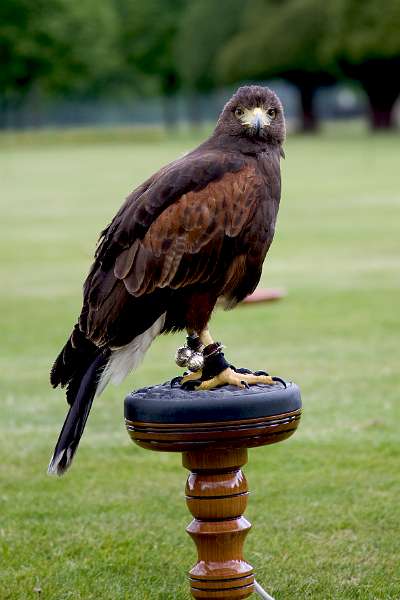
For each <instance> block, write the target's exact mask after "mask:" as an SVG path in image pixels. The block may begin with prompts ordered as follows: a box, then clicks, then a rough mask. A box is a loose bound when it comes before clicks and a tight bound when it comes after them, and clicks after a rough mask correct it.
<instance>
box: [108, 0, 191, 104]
mask: <svg viewBox="0 0 400 600" xmlns="http://www.w3.org/2000/svg"><path fill="white" fill-rule="evenodd" d="M115 1H116V6H117V8H118V13H119V16H120V26H121V32H120V46H119V48H120V52H121V55H122V57H123V60H124V61H125V65H126V71H128V70H129V69H132V72H135V71H136V72H138V73H140V74H141V75H142V77H143V78H145V79H146V78H147V79H148V78H152V79H153V82H154V84H155V87H156V89H157V91H158V92H161V93H163V94H172V93H174V92H176V90H177V89H178V88H179V74H178V70H177V66H176V64H175V46H174V44H175V36H176V32H177V29H178V23H179V18H180V14H181V12H182V10H183V7H184V5H185V4H186V2H187V0H146V2H125V0H115Z"/></svg>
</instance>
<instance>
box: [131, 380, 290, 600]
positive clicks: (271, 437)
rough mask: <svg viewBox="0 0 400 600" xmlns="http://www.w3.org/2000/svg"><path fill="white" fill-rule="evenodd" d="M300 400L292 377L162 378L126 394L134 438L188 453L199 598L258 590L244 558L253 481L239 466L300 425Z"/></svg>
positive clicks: (235, 598)
mask: <svg viewBox="0 0 400 600" xmlns="http://www.w3.org/2000/svg"><path fill="white" fill-rule="evenodd" d="M300 416H301V399H300V391H299V389H298V387H297V386H296V385H295V384H293V383H288V384H287V385H276V386H252V387H251V388H250V389H249V390H241V391H238V390H237V389H233V390H232V389H229V387H228V388H219V389H217V390H213V391H210V392H204V391H203V392H196V391H193V392H185V391H183V390H181V389H176V388H171V386H170V385H168V384H164V385H160V386H154V387H152V388H144V389H143V390H138V391H137V392H135V393H134V394H131V395H129V396H128V397H127V398H126V400H125V422H126V427H127V430H128V433H129V435H130V437H131V438H132V440H133V441H134V442H135V443H136V444H138V445H139V446H141V447H142V448H147V449H149V450H156V451H158V452H182V457H183V466H184V467H186V468H187V469H188V470H189V471H190V474H189V477H188V480H187V483H186V503H187V506H188V508H189V510H190V512H191V513H192V515H193V517H194V518H193V520H192V522H191V523H190V525H189V526H188V527H187V529H186V530H187V532H188V533H189V535H190V536H191V538H192V539H193V541H194V542H195V544H196V546H197V554H198V557H197V562H196V564H195V565H194V567H193V568H192V569H191V570H190V571H189V581H190V591H191V593H192V596H193V597H194V598H198V599H199V600H200V599H202V600H214V599H215V600H216V599H219V600H242V599H244V598H248V597H249V596H250V595H251V594H252V593H253V592H254V591H255V583H254V572H253V567H252V566H251V565H250V564H249V563H248V562H246V560H245V559H244V557H243V545H244V541H245V538H246V535H247V533H248V531H249V529H250V527H251V525H250V523H249V522H248V521H247V519H245V517H244V516H243V513H244V511H245V509H246V506H247V499H248V487H247V482H246V478H245V476H244V475H243V473H242V471H241V467H242V466H243V465H244V464H246V462H247V448H256V447H258V446H265V445H267V444H276V443H277V442H281V441H283V440H285V439H287V438H288V437H290V436H291V435H293V434H294V432H295V431H296V429H297V427H298V425H299V422H300Z"/></svg>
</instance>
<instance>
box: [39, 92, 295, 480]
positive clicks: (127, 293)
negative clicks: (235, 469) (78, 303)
mask: <svg viewBox="0 0 400 600" xmlns="http://www.w3.org/2000/svg"><path fill="white" fill-rule="evenodd" d="M284 137H285V126H284V117H283V110H282V106H281V103H280V101H279V99H278V98H277V96H276V95H275V94H274V93H273V92H272V91H271V90H269V89H268V88H262V87H258V86H249V87H243V88H240V89H239V90H238V91H237V92H236V94H235V95H234V96H233V97H232V98H231V100H230V101H229V102H228V103H227V105H226V106H225V107H224V110H223V112H222V113H221V116H220V118H219V120H218V123H217V126H216V129H215V131H214V133H213V134H212V135H211V137H210V138H209V139H208V140H207V141H206V142H204V143H203V144H201V145H200V146H199V147H198V148H196V149H195V150H193V151H192V152H190V153H189V154H187V155H185V156H184V157H182V158H180V159H178V160H176V161H174V162H172V163H171V164H169V165H167V166H166V167H164V168H162V169H161V170H160V171H159V172H158V173H156V174H155V175H153V176H152V177H150V178H149V179H148V180H147V181H146V182H145V183H143V184H142V185H141V186H140V187H138V188H137V189H136V190H134V191H133V192H132V193H131V194H130V196H128V198H127V199H126V201H125V203H124V204H123V206H122V207H121V209H120V210H119V211H118V213H117V215H116V216H115V217H114V219H113V221H112V222H111V224H110V225H109V226H108V227H107V228H106V229H105V230H104V231H103V232H102V234H101V238H100V242H99V245H98V248H97V251H96V255H95V260H94V263H93V265H92V267H91V270H90V272H89V275H88V277H87V279H86V282H85V285H84V301H83V308H82V312H81V315H80V317H79V321H78V324H77V325H75V328H74V330H73V333H72V335H71V337H70V338H69V340H68V341H67V343H66V345H65V347H64V349H63V350H62V351H61V353H60V355H59V357H58V358H57V360H56V361H55V363H54V366H53V369H52V372H51V383H52V385H53V386H57V385H62V386H64V385H68V390H67V399H68V402H69V404H70V405H71V409H70V413H71V411H73V412H74V413H76V414H74V415H73V416H72V417H71V416H70V414H69V417H67V421H68V418H69V419H70V423H69V424H67V421H66V423H65V424H64V428H63V432H62V434H61V436H60V439H59V442H58V444H57V447H56V451H55V454H54V456H53V459H52V462H51V464H50V471H52V472H57V473H62V472H63V471H64V470H65V469H66V468H67V467H68V466H69V464H70V462H71V459H72V456H73V453H74V451H75V449H76V446H77V444H78V442H79V438H80V435H81V433H82V431H83V427H84V424H85V421H86V418H87V415H88V411H89V410H90V405H91V402H92V400H93V396H94V395H95V392H96V387H97V384H98V380H99V377H100V375H101V373H102V372H103V371H104V369H105V371H104V373H103V376H102V380H104V381H105V383H106V382H107V381H106V380H108V378H111V379H113V378H114V379H120V378H121V376H120V375H121V374H117V376H115V373H113V372H111V371H112V369H111V366H113V365H114V363H115V364H117V363H118V365H119V367H121V364H122V363H123V361H125V363H126V362H127V359H126V356H125V354H126V355H127V354H128V351H129V348H131V347H132V348H133V350H132V352H131V354H132V360H131V363H132V364H131V365H130V366H132V365H133V366H135V365H136V363H137V360H139V359H140V356H139V355H140V354H143V353H144V352H145V351H146V349H147V347H148V345H149V344H150V343H151V341H152V339H153V338H154V337H155V336H156V335H158V334H159V333H161V332H168V331H172V330H181V329H184V328H187V329H188V330H192V331H196V332H199V331H201V330H203V329H204V328H206V326H207V323H208V321H209V319H210V316H211V313H212V310H213V308H214V306H215V304H216V302H217V300H218V298H220V297H224V299H225V301H226V304H227V305H228V306H229V307H232V306H234V305H235V304H236V303H237V302H239V301H240V300H242V299H243V298H244V297H245V296H246V295H247V294H249V293H251V292H252V291H253V290H254V289H255V287H256V285H257V283H258V281H259V278H260V275H261V269H262V264H263V261H264V258H265V255H266V253H267V251H268V248H269V246H270V244H271V242H272V238H273V235H274V229H275V221H276V216H277V212H278V206H279V199H280V166H279V163H280V157H281V156H282V155H283V151H282V143H283V141H284ZM128 345H129V347H128ZM124 348H125V354H124V355H123V353H122V350H121V349H124ZM138 348H139V349H138ZM135 353H136V355H137V356H136V357H134V356H133V355H134V354H135ZM128 362H129V361H128ZM125 363H124V364H125ZM93 365H94V366H93ZM114 366H115V365H114ZM125 367H126V364H125ZM89 372H90V373H89ZM88 373H89V374H88ZM125 374H126V373H123V374H122V375H125ZM89 375H90V376H89ZM104 381H103V383H102V384H101V385H100V387H101V388H103V386H104V384H105V383H104ZM88 405H89V408H88ZM74 407H75V408H74ZM77 423H79V426H78V427H77ZM82 423H83V425H82ZM71 429H72V430H73V431H74V434H73V435H72V436H71V434H70V431H71ZM63 435H64V439H61V438H62V437H63Z"/></svg>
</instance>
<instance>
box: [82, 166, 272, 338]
mask: <svg viewBox="0 0 400 600" xmlns="http://www.w3.org/2000/svg"><path fill="white" fill-rule="evenodd" d="M196 164H197V172H198V169H199V168H200V169H201V166H200V167H199V161H198V160H197V161H196ZM216 164H217V166H218V163H216ZM216 164H215V161H214V163H210V162H207V167H208V169H205V173H206V174H208V177H209V179H211V180H210V181H208V182H206V183H205V185H204V184H203V185H202V186H201V187H200V185H201V184H200V182H196V181H193V178H192V179H191V183H190V185H189V186H188V184H187V182H188V178H189V179H190V173H189V174H188V173H184V175H185V176H184V177H183V180H182V182H181V185H180V186H179V185H178V182H177V179H179V175H180V174H181V172H182V170H183V172H185V165H184V161H183V164H181V165H180V166H179V167H180V168H178V169H176V168H175V169H174V168H173V169H172V171H171V170H170V171H169V170H168V169H167V171H166V172H165V171H164V173H163V172H161V175H160V176H159V177H158V179H157V180H156V181H153V182H151V181H150V184H148V187H147V188H145V191H143V193H142V195H141V196H139V198H136V199H134V200H132V199H129V198H128V200H127V202H126V203H125V205H124V206H123V207H122V208H121V210H120V212H119V213H118V215H117V216H116V218H115V219H114V221H113V222H112V223H111V225H110V226H109V228H108V229H107V230H105V232H104V233H103V239H102V241H101V243H100V246H99V249H98V252H97V256H96V260H95V263H94V265H93V267H92V270H91V272H90V274H89V276H88V279H87V281H86V283H85V289H84V307H83V311H82V315H81V321H80V324H81V328H82V330H83V331H84V332H85V334H86V336H87V337H89V338H90V339H92V340H93V341H95V342H96V343H97V344H99V343H108V342H109V341H110V340H109V335H107V332H108V331H109V327H110V325H112V322H113V321H114V320H115V319H116V318H117V317H118V314H120V313H121V312H122V311H123V309H124V306H125V305H126V303H127V302H128V299H129V297H132V296H134V297H135V298H137V299H138V300H139V299H140V298H142V297H144V296H146V297H147V298H148V299H149V301H150V296H154V292H157V291H159V290H161V289H163V288H168V289H170V290H171V289H172V290H174V289H179V288H182V287H185V286H189V285H192V284H206V283H207V282H210V283H211V282H213V280H215V279H216V278H218V273H220V272H221V268H223V269H226V271H227V277H228V278H229V277H232V274H229V267H230V265H229V264H227V265H221V261H220V260H219V257H220V253H221V249H222V246H223V244H224V242H225V241H226V240H228V239H230V240H235V239H236V240H237V241H238V240H239V237H240V235H241V234H242V233H243V231H244V230H245V229H246V226H249V224H250V223H251V221H252V217H253V216H254V213H255V210H256V206H257V204H258V203H259V201H260V196H261V198H263V197H264V193H265V182H264V181H263V180H262V178H261V177H260V175H259V174H258V173H257V171H256V168H255V166H253V165H251V164H246V163H243V162H242V164H241V165H240V166H241V168H240V169H237V170H233V169H232V168H231V169H229V170H228V169H226V168H225V169H224V171H225V172H222V174H221V175H220V177H218V178H216V177H215V172H216ZM229 166H231V165H229ZM235 167H236V168H237V162H236V163H235ZM219 170H220V171H221V165H219ZM171 173H172V174H174V175H175V177H172V178H171ZM210 175H212V177H210ZM170 182H173V183H174V186H175V187H174V188H173V189H171V187H170ZM188 187H189V190H190V191H186V190H187V188H188ZM190 187H191V188H192V189H190ZM179 188H180V189H181V190H182V193H179ZM263 227H264V230H265V229H266V226H265V225H264V226H263ZM262 237H263V236H261V238H262ZM264 237H265V236H264ZM252 241H253V242H254V239H253V240H252ZM239 246H240V244H239ZM245 252H246V248H245V247H243V248H242V249H240V247H239V249H238V251H237V254H238V255H240V254H242V255H243V254H244V253H245ZM260 254H261V255H262V254H263V252H262V248H261V249H260V253H259V255H260ZM262 259H263V256H262V258H261V259H259V262H260V260H261V262H262Z"/></svg>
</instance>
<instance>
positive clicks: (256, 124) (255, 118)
mask: <svg viewBox="0 0 400 600" xmlns="http://www.w3.org/2000/svg"><path fill="white" fill-rule="evenodd" d="M270 122H271V121H270V119H269V118H268V115H267V114H266V112H265V110H263V109H262V108H259V107H257V108H254V109H253V110H252V111H251V115H250V119H249V125H250V127H252V128H253V129H254V131H255V133H256V135H258V134H259V133H260V131H261V129H262V128H263V127H268V126H269V125H270Z"/></svg>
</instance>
